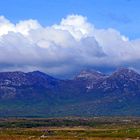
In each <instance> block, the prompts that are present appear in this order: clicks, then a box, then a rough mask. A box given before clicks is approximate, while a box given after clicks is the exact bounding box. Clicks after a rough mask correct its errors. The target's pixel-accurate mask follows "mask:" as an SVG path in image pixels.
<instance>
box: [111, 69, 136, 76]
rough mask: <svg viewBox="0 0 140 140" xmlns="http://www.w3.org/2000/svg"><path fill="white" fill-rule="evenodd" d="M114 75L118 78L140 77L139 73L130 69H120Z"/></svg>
mask: <svg viewBox="0 0 140 140" xmlns="http://www.w3.org/2000/svg"><path fill="white" fill-rule="evenodd" d="M112 75H116V76H119V75H123V76H127V77H135V76H137V75H139V73H137V72H136V71H134V70H133V69H130V68H119V69H118V70H117V71H115V72H114V73H113V74H112Z"/></svg>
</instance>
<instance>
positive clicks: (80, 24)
mask: <svg viewBox="0 0 140 140" xmlns="http://www.w3.org/2000/svg"><path fill="white" fill-rule="evenodd" d="M139 45H140V39H136V40H129V38H127V37H126V36H124V35H122V34H121V33H120V32H119V31H117V30H115V29H112V28H108V29H97V28H96V27H95V26H94V25H93V24H91V23H89V22H88V20H87V18H86V17H83V16H81V15H69V16H67V17H66V18H64V19H62V20H61V22H60V23H59V24H55V25H52V26H49V27H43V26H42V25H40V23H39V22H38V21H37V20H33V19H29V20H25V21H19V22H18V23H16V24H14V23H11V22H10V21H9V20H8V19H6V18H5V17H4V16H0V68H1V71H8V70H22V71H32V70H42V71H44V72H47V73H48V74H52V75H57V76H59V75H62V76H66V75H71V74H72V73H74V72H76V71H79V70H80V69H83V68H88V67H89V68H99V69H100V70H101V69H102V68H111V67H119V66H130V67H134V68H136V69H139V66H140V64H139V63H138V61H139V59H140V55H139V51H140V47H139Z"/></svg>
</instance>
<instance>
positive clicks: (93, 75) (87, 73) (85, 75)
mask: <svg viewBox="0 0 140 140" xmlns="http://www.w3.org/2000/svg"><path fill="white" fill-rule="evenodd" d="M103 76H105V74H103V73H101V72H99V71H95V70H82V71H81V72H80V73H79V74H78V75H77V76H76V78H75V79H86V80H87V79H95V80H97V79H99V78H101V77H103Z"/></svg>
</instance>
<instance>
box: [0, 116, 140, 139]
mask: <svg viewBox="0 0 140 140" xmlns="http://www.w3.org/2000/svg"><path fill="white" fill-rule="evenodd" d="M29 139H31V140H41V139H46V140H140V118H129V117H127V118H121V117H115V118H111V117H110V118H107V117H100V118H98V117H96V118H59V119H58V118H57V119H33V118H32V119H27V118H26V119H23V118H22V119H16V118H7V119H0V140H29Z"/></svg>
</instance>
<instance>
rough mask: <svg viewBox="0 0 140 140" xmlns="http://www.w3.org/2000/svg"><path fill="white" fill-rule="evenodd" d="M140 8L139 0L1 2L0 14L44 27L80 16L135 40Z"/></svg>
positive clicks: (20, 0) (32, 0) (18, 0)
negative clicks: (73, 16) (65, 18)
mask: <svg viewBox="0 0 140 140" xmlns="http://www.w3.org/2000/svg"><path fill="white" fill-rule="evenodd" d="M139 7H140V1H139V0H1V2H0V14H1V15H4V16H5V17H6V18H8V19H10V20H11V21H12V22H17V21H19V20H25V19H30V18H32V19H37V20H38V21H39V22H40V23H41V24H43V25H44V26H46V25H51V24H54V23H59V22H60V20H61V19H62V18H64V17H66V16H67V15H70V14H80V15H83V16H86V17H87V18H88V21H89V22H91V23H93V24H94V25H95V26H96V27H98V28H109V27H112V28H115V29H117V30H119V31H120V32H121V33H122V34H124V35H127V36H128V37H129V38H131V39H134V38H138V37H139V36H140V32H139V30H140V26H139V25H140V16H139Z"/></svg>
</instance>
